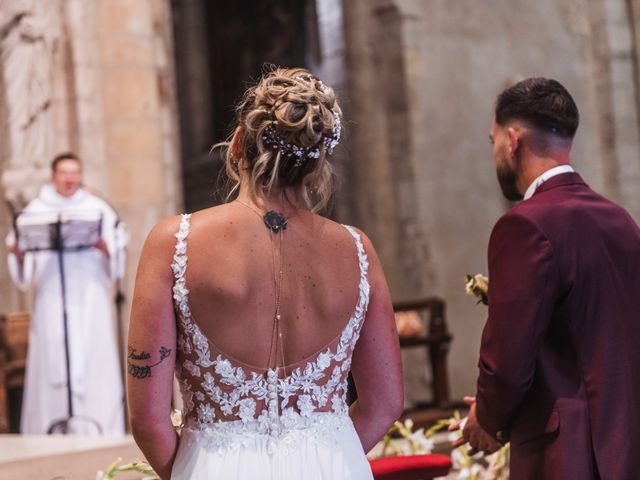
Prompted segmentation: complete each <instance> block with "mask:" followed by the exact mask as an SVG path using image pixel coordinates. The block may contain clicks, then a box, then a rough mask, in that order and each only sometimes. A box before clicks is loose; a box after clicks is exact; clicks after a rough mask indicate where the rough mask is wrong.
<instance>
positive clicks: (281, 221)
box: [262, 210, 287, 233]
mask: <svg viewBox="0 0 640 480" xmlns="http://www.w3.org/2000/svg"><path fill="white" fill-rule="evenodd" d="M262 220H264V224H265V225H266V226H267V228H268V229H269V230H271V231H272V232H273V233H280V232H281V231H282V230H286V229H287V219H286V218H284V215H282V214H281V213H280V212H276V211H275V210H269V211H268V212H267V213H265V214H264V216H263V217H262Z"/></svg>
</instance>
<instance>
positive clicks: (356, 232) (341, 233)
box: [315, 215, 374, 252]
mask: <svg viewBox="0 0 640 480" xmlns="http://www.w3.org/2000/svg"><path fill="white" fill-rule="evenodd" d="M315 217H316V223H317V225H318V228H319V230H321V231H323V232H325V233H326V234H327V235H328V236H330V237H334V238H336V239H341V240H342V242H343V243H345V244H353V243H354V242H357V241H360V242H361V243H362V246H363V247H364V249H365V252H369V251H373V250H374V248H373V244H372V243H371V240H370V239H369V237H368V236H367V234H366V233H365V232H364V231H363V230H362V229H361V228H359V227H356V226H353V225H349V224H345V223H338V222H336V221H334V220H331V219H329V218H326V217H322V216H319V215H315Z"/></svg>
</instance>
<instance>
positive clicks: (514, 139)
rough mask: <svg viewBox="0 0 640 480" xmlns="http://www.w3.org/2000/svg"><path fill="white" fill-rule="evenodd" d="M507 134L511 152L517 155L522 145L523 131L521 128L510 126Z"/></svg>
mask: <svg viewBox="0 0 640 480" xmlns="http://www.w3.org/2000/svg"><path fill="white" fill-rule="evenodd" d="M507 135H508V136H509V153H510V154H511V155H515V154H516V152H517V151H518V148H519V147H520V137H521V136H522V132H521V131H520V129H517V128H514V127H509V128H507Z"/></svg>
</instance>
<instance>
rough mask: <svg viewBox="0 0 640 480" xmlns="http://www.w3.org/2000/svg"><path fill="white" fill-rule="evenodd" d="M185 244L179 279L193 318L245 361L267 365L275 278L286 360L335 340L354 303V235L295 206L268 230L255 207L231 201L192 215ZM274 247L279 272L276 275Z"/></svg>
mask: <svg viewBox="0 0 640 480" xmlns="http://www.w3.org/2000/svg"><path fill="white" fill-rule="evenodd" d="M280 235H281V236H282V239H280V238H278V236H280ZM280 240H282V245H281V246H280ZM188 245H189V246H188V269H187V275H186V286H187V289H188V290H189V292H190V293H189V305H190V308H191V313H192V316H193V319H194V321H195V322H196V323H197V324H198V326H199V327H200V329H201V330H202V331H203V333H204V334H205V336H206V337H207V338H208V339H209V341H211V342H212V343H213V344H214V345H215V346H216V347H217V348H218V349H219V350H220V351H222V352H224V353H226V354H227V355H228V356H229V357H232V358H233V359H235V360H238V361H240V362H242V363H243V364H245V365H251V366H259V367H263V368H267V367H268V366H272V365H268V360H269V355H270V349H271V348H272V336H273V328H274V316H275V310H276V290H277V283H278V282H281V300H280V312H281V321H280V327H281V332H282V345H281V346H282V349H283V350H284V363H285V364H287V365H291V364H295V363H299V362H300V361H301V360H304V359H307V358H308V357H310V356H312V355H313V354H314V353H316V352H318V351H319V350H321V349H323V348H324V347H325V346H326V345H328V344H329V343H330V342H331V341H332V340H333V339H335V337H336V336H337V335H339V334H340V333H341V331H342V330H343V329H344V327H345V326H346V324H347V322H348V321H349V319H350V317H351V316H352V314H353V312H354V309H355V307H356V305H357V303H358V296H359V283H360V266H359V263H358V253H357V250H356V242H355V240H354V237H353V236H352V235H351V234H350V233H349V231H348V230H347V229H346V228H344V227H343V226H342V225H339V224H337V223H335V222H332V221H330V220H327V219H325V218H323V217H320V216H318V215H313V214H311V213H309V212H306V211H300V212H299V213H297V214H296V215H295V216H294V217H293V218H290V219H288V228H287V229H286V230H285V231H283V232H281V233H277V234H273V233H271V231H270V230H268V229H267V228H266V226H265V224H264V223H263V221H262V219H261V218H260V217H259V215H257V214H256V212H254V211H251V210H249V209H248V208H247V207H245V206H243V205H241V204H239V203H237V202H233V203H231V204H227V205H224V206H221V207H216V208H212V209H209V210H204V211H202V212H200V213H197V214H195V215H194V216H193V217H192V219H191V231H190V234H189V242H188ZM280 250H282V255H283V259H282V260H283V263H282V266H283V274H282V277H280V276H279V275H277V273H278V270H279V266H280V262H279V255H280ZM279 352H280V347H279ZM271 360H272V363H273V354H272V358H271ZM278 363H279V364H282V360H281V359H279V362H278Z"/></svg>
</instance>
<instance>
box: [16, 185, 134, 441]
mask: <svg viewBox="0 0 640 480" xmlns="http://www.w3.org/2000/svg"><path fill="white" fill-rule="evenodd" d="M24 211H25V212H37V213H45V212H56V213H59V212H63V211H74V212H77V211H87V212H89V211H91V212H95V211H100V212H101V213H102V238H103V239H104V240H105V242H106V244H107V248H108V250H109V252H110V257H109V258H107V257H106V256H105V255H104V254H103V253H102V252H100V251H99V250H97V249H95V248H90V249H86V250H81V251H70V252H65V254H64V271H65V280H66V298H67V312H68V314H67V318H68V331H69V351H70V352H69V353H70V366H71V380H72V381H71V385H72V393H73V396H72V398H73V409H74V417H78V420H77V421H76V420H74V421H73V422H72V424H71V425H72V428H71V432H72V433H87V434H90V433H97V431H98V430H97V429H96V428H95V426H94V425H92V424H91V423H89V422H87V421H84V420H83V418H89V419H93V420H94V421H95V422H97V423H98V425H99V426H100V430H101V431H102V433H105V434H121V433H123V432H124V397H123V388H122V377H121V373H120V368H121V367H120V362H119V361H118V348H117V339H116V327H115V322H114V316H113V310H114V308H113V306H114V305H113V303H114V302H113V289H112V288H111V287H112V280H114V279H115V278H116V277H117V278H120V277H121V276H122V273H123V271H124V247H125V245H126V243H127V240H128V238H127V234H126V230H124V226H123V225H122V224H116V222H117V216H116V214H115V212H114V211H113V209H111V208H110V207H109V206H108V205H107V203H106V202H105V201H103V200H102V199H100V198H98V197H96V196H94V195H91V194H90V193H88V192H87V191H85V190H82V189H80V190H78V191H77V192H76V193H75V194H74V195H73V196H71V197H63V196H61V195H60V194H58V193H57V192H56V190H55V189H54V188H53V186H52V185H45V186H44V187H43V188H42V189H41V190H40V193H39V195H38V197H37V198H35V199H34V200H33V201H31V202H30V203H29V205H27V207H26V208H25V210H24ZM13 242H14V236H13V235H12V234H11V235H9V237H8V238H7V246H8V247H11V246H12V244H13ZM9 270H10V273H11V276H12V279H13V281H14V283H15V284H16V285H17V286H18V288H20V289H21V290H27V289H28V288H29V287H30V286H32V287H33V290H34V292H33V311H32V312H31V327H30V332H29V351H28V355H27V369H26V379H25V387H24V396H23V403H22V419H21V426H20V430H21V433H26V434H44V433H46V432H47V430H48V428H49V427H50V426H51V424H52V423H53V422H55V421H56V420H60V419H64V418H66V417H67V403H68V402H67V388H66V383H67V375H66V367H65V353H64V326H63V315H62V301H61V295H60V292H61V286H60V274H59V264H58V257H57V253H55V252H37V253H27V254H26V255H25V259H24V263H23V268H22V269H20V266H19V263H18V261H17V258H16V257H15V255H13V254H9Z"/></svg>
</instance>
